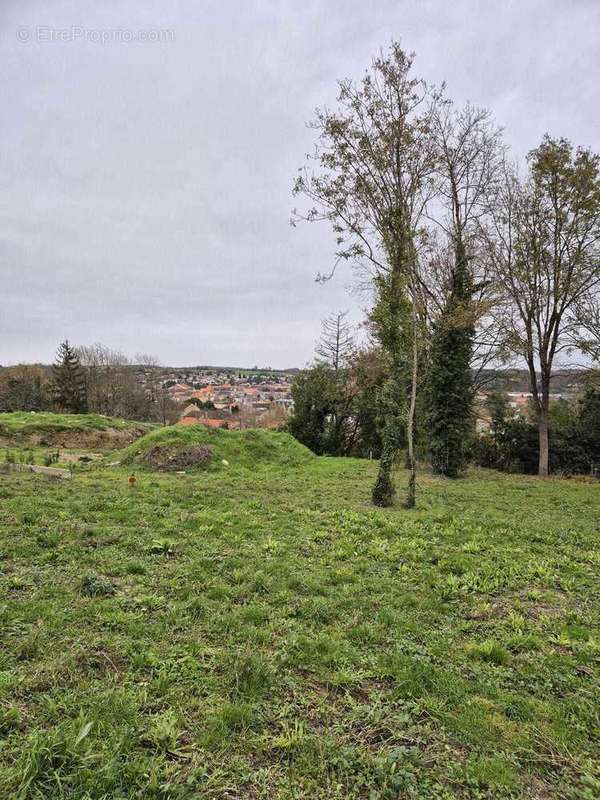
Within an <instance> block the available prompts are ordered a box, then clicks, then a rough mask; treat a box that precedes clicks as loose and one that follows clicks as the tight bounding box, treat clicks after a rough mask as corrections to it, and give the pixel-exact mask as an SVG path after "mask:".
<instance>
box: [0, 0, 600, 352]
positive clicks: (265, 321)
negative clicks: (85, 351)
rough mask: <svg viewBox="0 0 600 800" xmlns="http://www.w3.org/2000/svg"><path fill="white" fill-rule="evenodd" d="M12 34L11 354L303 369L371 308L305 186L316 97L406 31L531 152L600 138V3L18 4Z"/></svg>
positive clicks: (8, 100)
mask: <svg viewBox="0 0 600 800" xmlns="http://www.w3.org/2000/svg"><path fill="white" fill-rule="evenodd" d="M159 30H160V31H163V34H158V33H156V32H157V31H159ZM0 31H1V36H0V91H1V93H2V109H3V110H2V115H1V121H0V135H1V144H0V170H1V173H0V174H1V186H2V198H1V204H0V214H1V224H0V277H1V290H2V293H1V298H2V303H1V310H0V364H7V363H15V362H18V361H37V360H40V361H44V362H48V361H51V360H52V359H53V357H54V352H55V349H56V346H57V343H58V342H59V341H60V340H61V339H64V338H65V337H68V338H69V339H70V340H72V341H73V342H76V343H81V344H87V343H91V342H95V341H100V342H103V343H105V344H107V345H109V346H111V347H114V348H118V349H121V350H123V351H125V352H127V353H130V354H134V353H136V352H140V351H144V352H150V353H153V354H155V355H156V356H158V357H159V358H160V359H161V360H162V362H163V363H165V364H177V365H183V364H231V365H241V366H251V365H253V364H256V363H258V364H261V365H272V366H274V367H287V366H302V365H303V364H305V363H306V362H307V361H308V360H309V359H310V358H311V357H312V352H313V347H314V342H315V339H316V338H317V336H318V333H319V323H320V320H321V319H322V318H323V317H324V316H326V315H327V314H328V313H329V312H330V311H333V310H337V309H340V308H342V309H346V308H348V309H350V310H351V313H352V316H353V318H354V319H355V320H358V319H360V318H361V308H360V306H361V301H360V299H359V298H357V297H356V296H354V295H352V294H351V293H349V292H348V287H349V285H350V283H351V276H350V275H349V274H348V273H344V272H343V271H342V272H340V273H338V276H337V277H336V279H335V280H333V281H331V282H329V283H328V284H326V285H324V286H322V285H319V284H317V283H315V281H314V277H315V275H316V273H317V272H325V271H328V270H329V269H330V267H331V265H332V253H333V250H334V244H333V240H332V237H331V234H330V233H329V231H328V230H327V229H326V228H325V227H321V226H318V225H303V226H300V227H297V228H291V227H290V225H289V218H290V211H291V209H292V208H293V206H294V204H295V201H294V199H293V198H292V196H291V185H292V182H293V179H294V176H295V173H296V170H297V168H298V167H299V166H300V165H301V164H302V163H303V157H304V154H305V153H306V152H307V151H308V150H309V149H310V148H311V143H312V136H313V134H312V133H311V131H309V130H307V128H306V125H305V123H306V122H307V121H308V120H309V119H310V118H311V116H312V111H313V109H314V108H315V107H316V106H317V105H322V104H332V103H333V101H334V99H335V94H336V81H337V80H338V79H339V78H343V77H360V75H361V74H362V72H363V71H364V69H365V67H366V66H367V65H368V64H369V62H370V59H371V57H372V56H373V55H374V54H376V53H377V51H378V50H379V48H380V46H386V44H387V43H389V41H390V40H391V39H393V38H394V39H400V40H401V42H402V44H403V46H404V47H405V49H407V50H413V51H415V52H416V54H417V60H416V72H417V73H418V74H420V75H422V76H423V77H425V78H426V79H428V80H430V81H432V82H441V81H442V80H445V81H446V83H447V86H448V93H449V95H450V96H452V97H454V98H455V99H456V100H457V101H460V102H464V101H466V100H470V101H471V102H473V103H475V104H478V105H485V106H488V107H489V108H491V109H492V110H493V111H494V113H495V115H496V118H497V121H498V122H499V124H501V125H503V126H504V127H505V129H506V138H507V140H508V142H509V143H510V144H511V146H512V147H513V148H514V150H515V151H516V153H518V154H520V155H523V154H525V153H526V152H527V151H528V150H529V149H530V148H532V147H534V146H536V144H538V142H539V140H540V139H541V137H542V135H543V134H544V132H546V131H549V132H551V133H553V134H555V135H562V136H567V137H569V138H570V139H572V140H573V141H574V142H575V143H577V144H582V145H585V146H591V147H592V148H593V149H595V150H600V141H599V140H600V119H599V115H600V68H599V67H600V65H599V58H600V57H599V50H598V35H599V33H600V2H599V0H514V1H513V0H502V2H497V0H462V2H461V1H460V0H453V2H449V0H429V1H427V0H414V2H413V0H410V1H409V0H393V2H392V1H390V2H388V1H387V0H374V2H373V3H366V2H364V0H352V1H351V2H350V1H345V0H336V2H333V1H332V0H329V1H328V2H327V1H326V0H321V2H311V0H305V2H302V3H298V2H294V1H293V0H289V2H287V1H286V2H284V1H282V2H276V0H263V2H259V0H237V2H233V0H229V2H228V1H227V0H220V2H211V1H210V0H202V2H194V1H193V0H187V1H184V0H181V1H180V2H177V0H171V2H165V0H156V2H153V1H152V0H127V2H126V3H124V2H122V0H114V2H110V0H106V1H105V2H102V3H100V2H98V0H94V2H91V1H90V0H39V2H35V1H34V0H1V2H0ZM62 31H64V33H62ZM115 31H117V33H114V32H115ZM119 32H120V33H119ZM58 36H64V37H66V39H67V40H66V41H56V40H54V41H49V39H56V38H57V37H58ZM140 36H146V37H150V38H160V39H162V41H145V42H144V41H126V39H128V38H129V39H131V38H139V37H140ZM102 39H105V40H106V39H108V41H104V42H103V41H102ZM119 39H120V40H119Z"/></svg>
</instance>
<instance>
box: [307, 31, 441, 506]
mask: <svg viewBox="0 0 600 800" xmlns="http://www.w3.org/2000/svg"><path fill="white" fill-rule="evenodd" d="M412 63H413V59H412V57H411V56H409V55H407V54H406V53H405V52H404V51H403V50H402V48H401V47H400V46H399V45H398V44H397V43H392V45H391V48H390V51H389V53H387V54H382V55H380V56H379V57H378V58H376V59H375V60H374V61H373V64H372V68H371V70H369V71H368V72H367V73H366V75H365V76H364V78H363V79H362V81H360V82H357V83H355V82H353V81H350V80H346V81H342V82H341V83H340V90H339V94H338V107H337V109H336V110H329V109H324V110H319V111H317V116H316V119H315V121H314V123H313V127H314V129H315V130H316V131H317V133H318V139H317V146H316V151H315V154H314V156H311V157H310V158H311V160H312V161H313V163H314V162H316V164H317V169H316V170H314V171H311V169H310V167H309V168H306V169H304V170H301V172H300V175H299V177H298V179H297V182H296V185H295V191H296V192H297V193H300V194H302V195H304V196H306V197H307V198H308V199H309V200H310V202H311V203H312V204H313V205H312V208H310V209H309V210H308V211H307V212H306V213H305V214H303V215H300V214H298V216H299V217H300V218H303V219H308V220H309V221H315V220H326V221H328V222H329V223H330V224H331V225H332V227H333V230H334V232H335V234H336V236H337V243H338V250H337V261H336V264H337V263H338V262H339V261H340V260H348V261H350V262H352V263H353V264H354V265H355V266H356V267H357V268H358V269H359V270H361V271H362V273H363V275H366V276H367V279H368V281H369V283H370V286H371V288H372V289H373V290H374V295H375V297H376V311H377V315H378V318H379V320H380V322H381V324H380V325H379V327H378V328H377V330H378V331H384V330H385V331H386V335H385V338H383V339H380V340H379V344H380V345H381V347H382V349H384V350H386V357H387V366H388V368H389V370H390V372H389V376H388V381H387V383H388V385H387V387H386V389H385V391H384V392H383V395H384V401H383V402H382V404H381V407H382V413H383V416H384V417H385V433H384V434H383V435H382V436H383V449H382V455H381V459H380V462H379V475H378V477H377V482H376V484H375V487H374V490H373V502H374V503H375V504H377V505H390V504H391V503H392V502H393V500H394V495H395V488H394V481H393V467H394V464H395V463H396V460H397V457H398V453H399V449H400V441H401V440H400V438H399V431H400V429H401V424H400V423H401V420H402V418H404V421H405V430H406V432H407V442H408V450H409V464H410V478H409V487H408V494H407V498H406V505H408V506H412V505H414V502H415V488H416V461H415V458H414V441H413V433H414V427H415V419H414V415H415V409H416V386H417V378H418V360H417V359H418V353H419V350H418V346H417V341H416V336H417V324H416V317H417V314H416V310H415V302H416V284H417V278H416V274H417V258H416V247H415V239H416V238H417V236H418V229H419V225H420V222H421V220H422V218H423V213H424V208H425V205H426V203H427V199H428V197H429V196H430V193H431V191H432V184H433V172H434V167H435V158H436V156H435V152H434V150H435V148H434V146H433V142H432V139H431V135H430V132H431V123H432V118H433V115H434V113H435V110H436V108H437V106H438V104H439V103H440V94H439V92H438V91H436V90H435V89H432V88H431V87H429V86H428V85H427V84H426V83H425V82H424V81H422V80H419V79H418V78H415V77H413V76H412V74H411V69H412ZM334 271H335V268H334ZM332 274H333V272H332V273H331V275H332ZM331 275H330V276H328V277H331ZM394 328H395V329H396V330H395V333H393V334H392V335H391V336H389V335H388V333H389V331H390V330H391V329H394ZM397 345H398V346H397ZM400 345H401V346H402V347H403V352H399V349H398V348H399V346H400ZM407 374H408V377H409V386H410V390H409V396H408V400H407V396H406V392H405V390H404V386H405V383H406V377H407Z"/></svg>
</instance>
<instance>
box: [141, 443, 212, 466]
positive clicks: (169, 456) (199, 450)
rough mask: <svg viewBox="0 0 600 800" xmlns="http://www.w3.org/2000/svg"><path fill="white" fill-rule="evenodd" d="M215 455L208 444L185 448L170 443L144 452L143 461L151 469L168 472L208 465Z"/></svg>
mask: <svg viewBox="0 0 600 800" xmlns="http://www.w3.org/2000/svg"><path fill="white" fill-rule="evenodd" d="M213 455H214V450H213V448H212V447H211V446H210V445H208V444H195V445H191V447H185V448H184V449H183V450H178V449H177V448H176V447H169V445H156V447H152V448H151V449H150V450H148V451H147V452H146V453H145V454H144V457H143V461H144V464H145V465H146V466H147V467H149V468H150V469H156V470H161V471H167V472H168V471H171V470H183V469H186V468H188V467H207V466H208V465H209V463H210V461H211V459H212V457H213Z"/></svg>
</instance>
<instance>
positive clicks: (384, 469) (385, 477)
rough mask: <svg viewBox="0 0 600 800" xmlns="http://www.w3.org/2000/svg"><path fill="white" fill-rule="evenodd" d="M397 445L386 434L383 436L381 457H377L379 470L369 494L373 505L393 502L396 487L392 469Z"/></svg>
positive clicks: (381, 505)
mask: <svg viewBox="0 0 600 800" xmlns="http://www.w3.org/2000/svg"><path fill="white" fill-rule="evenodd" d="M397 452H398V446H397V444H396V443H395V442H394V441H393V439H392V436H390V435H389V434H388V436H386V437H385V441H384V445H383V450H382V451H381V458H380V459H379V472H378V473H377V480H376V481H375V486H374V487H373V493H372V495H371V497H372V500H373V505H375V506H380V507H382V508H387V507H388V506H391V505H393V504H394V497H395V495H396V487H395V486H394V479H393V471H394V463H395V461H396V454H397Z"/></svg>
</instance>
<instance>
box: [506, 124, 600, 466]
mask: <svg viewBox="0 0 600 800" xmlns="http://www.w3.org/2000/svg"><path fill="white" fill-rule="evenodd" d="M528 165H529V174H528V175H527V177H526V180H525V181H520V180H518V178H517V177H516V176H514V175H511V174H508V175H507V180H506V182H505V184H504V187H503V190H502V191H501V192H500V194H499V196H498V198H497V202H496V203H495V214H494V236H493V239H494V242H493V244H494V247H493V248H492V255H493V259H494V265H495V270H496V278H497V282H498V285H499V286H501V287H502V288H503V291H504V293H505V295H506V297H507V302H506V307H505V313H504V316H503V319H502V322H503V324H504V326H505V327H506V329H507V331H508V333H509V336H510V345H511V348H512V350H513V352H514V353H515V354H516V355H517V356H520V357H521V358H523V359H524V360H525V362H526V364H527V369H528V372H529V383H530V391H531V393H532V395H533V405H534V410H535V417H536V422H537V426H538V439H539V459H538V474H539V475H541V476H545V475H548V471H549V439H548V430H549V408H550V387H551V381H552V369H553V365H554V363H555V360H556V358H557V356H558V355H559V354H560V353H561V352H564V351H565V350H568V349H570V348H572V347H574V346H578V345H579V342H580V339H581V319H580V316H581V315H580V310H581V305H582V303H583V304H584V306H586V307H587V301H588V300H589V298H590V297H592V298H593V297H594V296H595V294H596V293H597V291H598V287H599V286H600V269H598V264H599V263H600V156H598V155H597V154H594V153H592V152H591V151H589V150H586V149H582V148H577V149H575V148H574V147H573V145H572V144H571V143H570V142H568V141H567V140H565V139H553V138H551V137H549V136H546V137H544V139H543V141H542V143H541V144H540V146H539V147H537V148H536V149H535V150H533V151H532V152H531V153H530V154H529V158H528Z"/></svg>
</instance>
